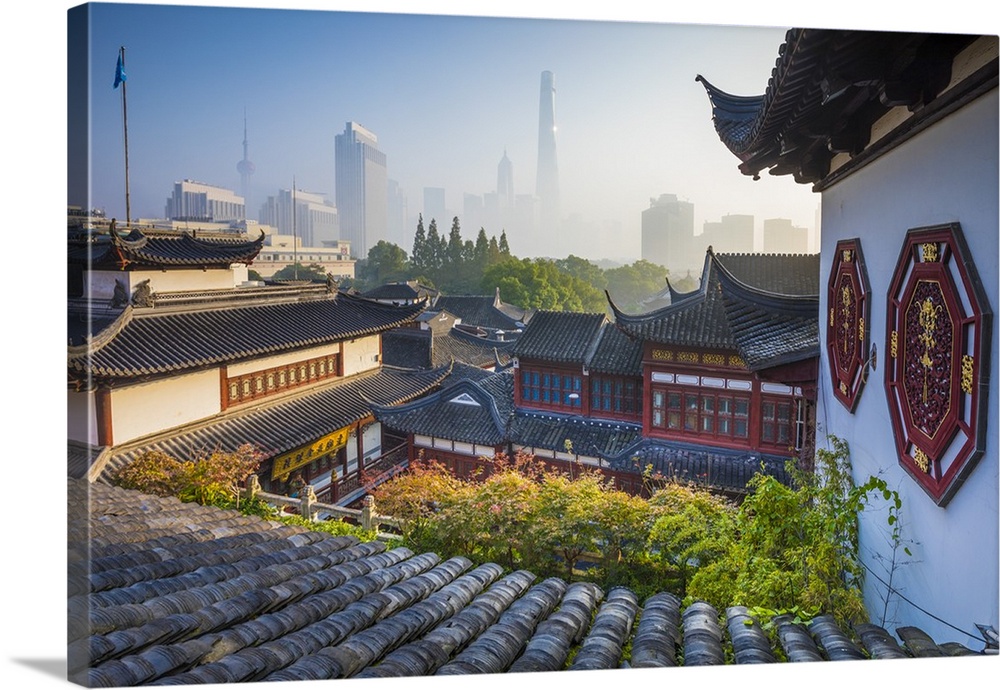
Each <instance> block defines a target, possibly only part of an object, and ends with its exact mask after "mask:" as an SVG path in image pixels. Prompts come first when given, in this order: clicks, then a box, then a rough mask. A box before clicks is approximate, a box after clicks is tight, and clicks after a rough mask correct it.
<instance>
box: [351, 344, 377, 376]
mask: <svg viewBox="0 0 1000 690" xmlns="http://www.w3.org/2000/svg"><path fill="white" fill-rule="evenodd" d="M381 343H382V336H381V335H371V336H367V337H364V338H356V339H354V340H348V341H346V342H345V343H344V376H353V375H354V374H360V373H361V372H363V371H369V370H371V369H375V368H377V367H378V366H379V354H380V352H381Z"/></svg>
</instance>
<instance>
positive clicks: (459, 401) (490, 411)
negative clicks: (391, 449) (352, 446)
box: [372, 380, 507, 445]
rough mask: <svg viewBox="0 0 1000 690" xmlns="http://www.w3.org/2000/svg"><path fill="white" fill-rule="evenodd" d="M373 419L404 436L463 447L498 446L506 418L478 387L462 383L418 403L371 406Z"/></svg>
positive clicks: (504, 438)
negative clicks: (442, 440) (445, 440)
mask: <svg viewBox="0 0 1000 690" xmlns="http://www.w3.org/2000/svg"><path fill="white" fill-rule="evenodd" d="M372 413H373V414H374V415H375V419H377V420H379V421H380V422H381V423H382V424H384V425H386V426H387V427H390V428H392V429H395V430H398V431H402V432H405V433H408V434H422V435H426V436H437V437H439V438H448V439H451V440H453V441H463V442H466V443H481V444H484V445H499V444H501V443H503V442H504V441H505V440H506V431H507V418H506V417H503V416H501V412H500V410H499V409H498V405H497V403H496V401H495V400H494V398H493V396H492V395H491V394H490V393H489V392H487V391H486V390H485V389H484V388H483V386H482V385H481V383H479V382H476V381H471V380H463V381H459V382H458V383H456V384H454V385H451V386H449V387H448V388H445V389H443V390H440V391H437V392H435V393H432V394H430V395H427V396H425V397H423V398H421V399H419V400H414V401H413V402H410V403H404V404H402V405H395V406H381V405H378V406H372Z"/></svg>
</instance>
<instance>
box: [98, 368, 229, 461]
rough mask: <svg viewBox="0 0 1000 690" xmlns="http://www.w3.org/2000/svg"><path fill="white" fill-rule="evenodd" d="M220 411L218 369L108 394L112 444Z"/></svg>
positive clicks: (139, 385)
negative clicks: (111, 420) (111, 423)
mask: <svg viewBox="0 0 1000 690" xmlns="http://www.w3.org/2000/svg"><path fill="white" fill-rule="evenodd" d="M220 410H221V401H220V383H219V370H218V369H210V370H208V371H201V372H196V373H193V374H185V375H183V376H175V377H171V378H169V379H166V380H162V381H152V382H149V383H141V384H138V385H135V386H129V387H128V388H122V389H118V390H115V391H112V393H111V413H112V419H113V420H114V426H113V431H112V433H113V434H114V443H115V445H119V444H122V443H125V442H127V441H130V440H132V439H134V438H138V437H140V436H145V435H146V434H151V433H153V432H155V431H161V430H164V429H170V428H172V427H175V426H180V425H181V424H187V423H189V422H193V421H196V420H198V419H202V418H204V417H208V416H209V415H213V414H217V413H218V412H219V411H220Z"/></svg>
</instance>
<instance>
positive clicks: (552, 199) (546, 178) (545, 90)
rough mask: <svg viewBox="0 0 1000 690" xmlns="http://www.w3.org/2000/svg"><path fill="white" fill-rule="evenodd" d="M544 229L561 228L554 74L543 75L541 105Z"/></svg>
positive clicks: (538, 187) (539, 183)
mask: <svg viewBox="0 0 1000 690" xmlns="http://www.w3.org/2000/svg"><path fill="white" fill-rule="evenodd" d="M535 194H536V196H537V197H538V203H539V211H540V217H539V220H540V222H541V228H542V230H543V231H544V232H552V231H554V230H556V229H557V228H558V226H559V165H558V162H557V159H556V81H555V77H554V76H552V72H549V71H545V72H542V83H541V90H540V95H539V102H538V174H537V176H536V177H535Z"/></svg>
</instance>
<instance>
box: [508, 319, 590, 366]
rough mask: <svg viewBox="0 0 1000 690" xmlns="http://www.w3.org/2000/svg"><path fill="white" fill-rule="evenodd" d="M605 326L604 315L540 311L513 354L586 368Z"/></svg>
mask: <svg viewBox="0 0 1000 690" xmlns="http://www.w3.org/2000/svg"><path fill="white" fill-rule="evenodd" d="M605 323H607V317H606V316H605V315H604V314H586V313H578V312H568V311H537V312H535V314H534V315H533V316H532V317H531V323H529V324H528V326H527V328H525V329H524V333H522V334H521V337H520V338H518V339H517V341H516V343H517V344H516V345H515V346H514V349H513V352H512V353H511V354H513V355H514V356H516V357H523V358H525V359H544V360H547V361H550V362H562V363H564V364H586V363H587V361H588V359H589V358H590V356H591V354H593V348H594V347H595V346H596V338H597V335H598V334H599V333H600V331H601V328H602V327H603V326H604V324H605Z"/></svg>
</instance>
